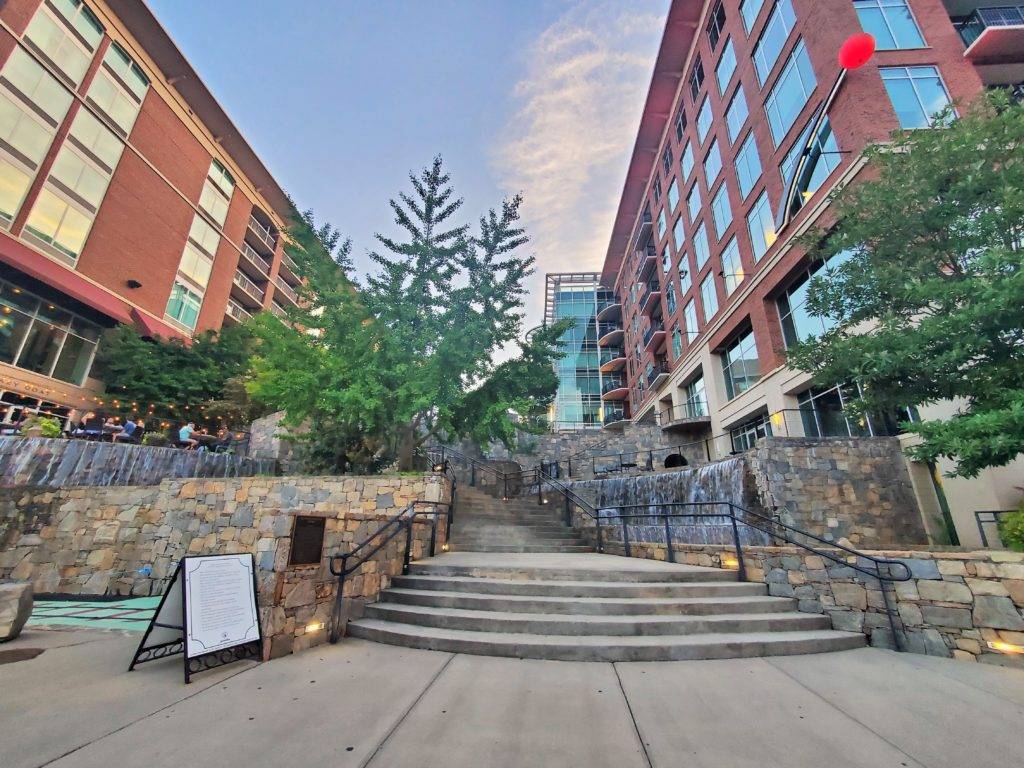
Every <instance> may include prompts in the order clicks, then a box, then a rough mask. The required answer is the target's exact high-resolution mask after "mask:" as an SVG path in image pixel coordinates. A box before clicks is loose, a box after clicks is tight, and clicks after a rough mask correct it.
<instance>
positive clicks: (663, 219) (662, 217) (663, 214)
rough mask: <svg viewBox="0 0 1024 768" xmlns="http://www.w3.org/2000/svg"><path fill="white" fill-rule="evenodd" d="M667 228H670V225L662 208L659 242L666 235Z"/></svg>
mask: <svg viewBox="0 0 1024 768" xmlns="http://www.w3.org/2000/svg"><path fill="white" fill-rule="evenodd" d="M666 227H668V223H667V222H666V219H665V209H664V208H662V209H661V211H660V212H659V213H658V239H659V240H661V238H662V236H663V235H664V234H665V229H666Z"/></svg>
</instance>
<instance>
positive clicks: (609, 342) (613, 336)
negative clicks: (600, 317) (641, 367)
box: [597, 322, 623, 347]
mask: <svg viewBox="0 0 1024 768" xmlns="http://www.w3.org/2000/svg"><path fill="white" fill-rule="evenodd" d="M622 336H623V332H622V323H618V322H615V323H598V324H597V346H599V347H615V346H619V345H620V344H622Z"/></svg>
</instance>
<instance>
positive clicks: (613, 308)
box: [597, 299, 622, 323]
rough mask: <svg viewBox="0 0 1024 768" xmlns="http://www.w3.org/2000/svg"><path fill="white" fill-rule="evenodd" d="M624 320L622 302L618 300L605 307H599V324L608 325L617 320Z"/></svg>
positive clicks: (606, 304)
mask: <svg viewBox="0 0 1024 768" xmlns="http://www.w3.org/2000/svg"><path fill="white" fill-rule="evenodd" d="M621 319H622V302H621V301H619V300H618V299H615V300H614V301H609V302H607V303H605V304H603V305H598V307H597V321H598V322H599V323H608V322H612V321H615V320H621Z"/></svg>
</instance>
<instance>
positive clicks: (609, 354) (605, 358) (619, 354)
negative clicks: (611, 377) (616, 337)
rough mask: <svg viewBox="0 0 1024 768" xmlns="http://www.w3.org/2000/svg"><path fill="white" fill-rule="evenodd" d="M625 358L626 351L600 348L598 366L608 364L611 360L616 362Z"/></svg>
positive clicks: (618, 348)
mask: <svg viewBox="0 0 1024 768" xmlns="http://www.w3.org/2000/svg"><path fill="white" fill-rule="evenodd" d="M625 357H626V350H625V349H623V348H622V347H602V348H601V356H600V365H604V364H605V363H610V362H611V361H612V360H618V359H620V358H625Z"/></svg>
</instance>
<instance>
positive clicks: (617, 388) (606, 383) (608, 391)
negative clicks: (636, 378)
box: [601, 373, 629, 400]
mask: <svg viewBox="0 0 1024 768" xmlns="http://www.w3.org/2000/svg"><path fill="white" fill-rule="evenodd" d="M628 394H629V387H628V386H627V385H626V377H625V376H623V375H622V374H621V373H612V374H609V375H607V376H602V377H601V399H602V400H625V399H626V395H628Z"/></svg>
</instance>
